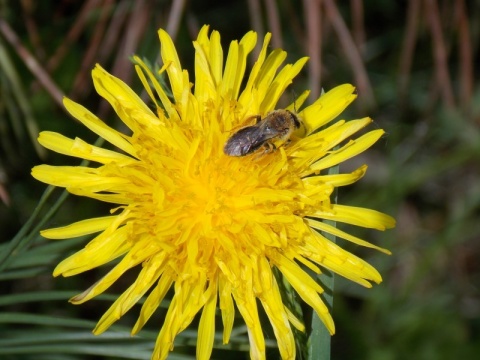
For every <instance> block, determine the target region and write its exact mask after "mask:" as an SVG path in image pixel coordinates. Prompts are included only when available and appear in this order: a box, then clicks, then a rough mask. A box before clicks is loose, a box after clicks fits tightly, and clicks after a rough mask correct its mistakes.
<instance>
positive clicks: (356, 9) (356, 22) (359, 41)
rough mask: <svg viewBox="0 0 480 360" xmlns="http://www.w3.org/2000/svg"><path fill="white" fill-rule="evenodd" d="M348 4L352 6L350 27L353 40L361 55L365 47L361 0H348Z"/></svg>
mask: <svg viewBox="0 0 480 360" xmlns="http://www.w3.org/2000/svg"><path fill="white" fill-rule="evenodd" d="M350 6H351V8H352V11H351V13H352V29H353V40H354V41H355V44H356V45H357V48H358V50H359V51H360V53H361V54H362V55H363V54H364V52H365V51H364V50H365V49H364V47H365V39H366V37H365V24H364V14H363V0H350Z"/></svg>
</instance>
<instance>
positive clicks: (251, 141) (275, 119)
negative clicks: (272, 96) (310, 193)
mask: <svg viewBox="0 0 480 360" xmlns="http://www.w3.org/2000/svg"><path fill="white" fill-rule="evenodd" d="M256 119H257V123H256V124H255V125H252V126H247V127H244V128H242V129H240V130H238V131H237V132H235V133H234V134H233V135H232V136H230V138H229V139H228V140H227V142H226V143H225V146H224V148H223V152H224V153H225V154H226V155H229V156H245V155H249V154H252V153H254V152H255V151H257V150H259V149H260V148H262V147H263V148H264V149H265V152H271V151H273V150H275V149H276V147H277V146H276V145H275V143H280V144H281V145H283V144H285V143H286V142H288V140H289V139H290V136H291V135H292V134H293V132H294V131H295V130H297V129H298V128H300V126H301V122H300V119H299V118H298V117H297V115H296V114H294V113H293V112H291V111H290V110H285V109H280V110H274V111H271V112H269V113H268V114H267V115H266V116H265V117H264V118H263V119H262V118H261V117H260V116H256Z"/></svg>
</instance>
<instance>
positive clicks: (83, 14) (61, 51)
mask: <svg viewBox="0 0 480 360" xmlns="http://www.w3.org/2000/svg"><path fill="white" fill-rule="evenodd" d="M99 4H100V0H88V1H87V2H85V3H84V5H83V7H82V9H81V10H80V12H79V14H78V15H77V16H76V21H75V23H74V24H73V26H72V27H71V28H70V31H69V32H68V34H67V35H66V36H65V37H64V38H63V42H62V43H61V44H60V46H59V47H58V48H57V50H56V51H55V53H54V54H53V55H52V56H51V57H50V59H49V60H48V61H47V65H46V67H45V68H46V69H47V71H48V72H49V73H52V72H53V71H54V70H55V69H56V68H57V67H58V65H59V64H60V63H61V62H62V60H63V58H64V57H65V55H66V54H67V53H68V50H69V48H70V45H71V44H73V43H74V42H75V41H76V40H77V39H78V38H79V36H80V34H81V33H82V31H83V29H84V28H85V24H86V23H87V20H88V16H89V15H90V12H91V10H92V9H94V8H96V7H97V6H99Z"/></svg>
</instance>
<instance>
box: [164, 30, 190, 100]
mask: <svg viewBox="0 0 480 360" xmlns="http://www.w3.org/2000/svg"><path fill="white" fill-rule="evenodd" d="M158 36H159V38H160V43H161V51H160V55H161V56H162V60H163V63H164V64H165V65H166V66H167V68H166V71H167V74H168V79H169V80H170V86H171V87H172V93H173V98H174V99H175V102H176V103H180V104H181V103H182V100H183V97H184V93H185V90H186V89H185V74H184V72H183V70H182V66H181V65H180V59H179V58H178V54H177V50H176V49H175V45H174V44H173V41H172V38H171V37H170V35H168V33H167V32H166V31H165V30H163V29H160V30H159V31H158ZM187 83H188V78H187Z"/></svg>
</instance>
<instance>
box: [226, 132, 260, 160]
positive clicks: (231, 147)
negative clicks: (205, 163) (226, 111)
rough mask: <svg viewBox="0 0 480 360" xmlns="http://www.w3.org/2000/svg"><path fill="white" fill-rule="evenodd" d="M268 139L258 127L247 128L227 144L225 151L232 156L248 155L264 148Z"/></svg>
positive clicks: (236, 134) (233, 136)
mask: <svg viewBox="0 0 480 360" xmlns="http://www.w3.org/2000/svg"><path fill="white" fill-rule="evenodd" d="M266 140H268V137H265V136H264V135H263V133H262V131H261V129H260V128H259V127H257V126H247V127H245V128H243V129H240V130H239V131H237V132H236V133H235V134H233V135H232V136H231V137H230V138H229V139H228V140H227V142H226V143H225V146H224V148H223V151H224V153H225V154H227V155H230V156H244V155H248V154H250V153H252V152H254V151H255V150H257V149H258V148H259V147H260V146H262V145H263V144H264V143H265V141H266Z"/></svg>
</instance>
